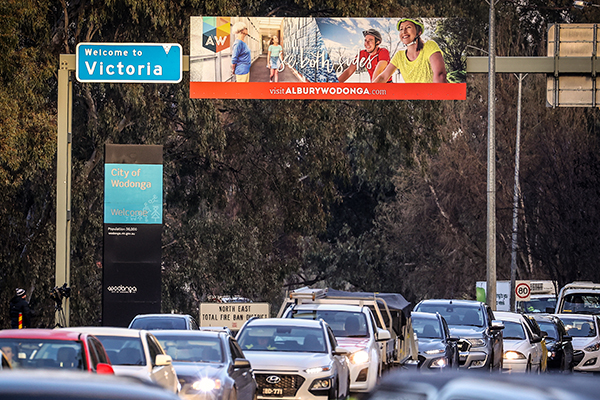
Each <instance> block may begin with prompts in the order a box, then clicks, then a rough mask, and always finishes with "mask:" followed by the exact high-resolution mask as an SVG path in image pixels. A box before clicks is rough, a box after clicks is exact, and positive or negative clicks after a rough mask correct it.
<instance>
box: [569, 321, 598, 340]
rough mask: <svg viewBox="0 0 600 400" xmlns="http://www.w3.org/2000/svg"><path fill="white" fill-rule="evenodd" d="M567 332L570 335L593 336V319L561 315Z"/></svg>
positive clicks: (594, 333)
mask: <svg viewBox="0 0 600 400" xmlns="http://www.w3.org/2000/svg"><path fill="white" fill-rule="evenodd" d="M561 319H562V322H563V324H565V328H566V329H567V333H568V334H569V336H572V337H594V336H596V328H595V326H594V321H592V320H589V319H580V318H564V317H561Z"/></svg>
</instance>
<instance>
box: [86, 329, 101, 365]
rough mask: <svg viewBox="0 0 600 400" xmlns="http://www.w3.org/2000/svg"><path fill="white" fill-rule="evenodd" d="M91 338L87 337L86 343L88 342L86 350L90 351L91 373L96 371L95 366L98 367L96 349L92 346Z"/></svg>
mask: <svg viewBox="0 0 600 400" xmlns="http://www.w3.org/2000/svg"><path fill="white" fill-rule="evenodd" d="M92 339H93V338H91V337H88V339H87V342H88V349H89V351H90V364H91V365H90V367H91V369H92V371H95V370H96V365H98V362H99V361H98V360H99V357H98V350H97V349H96V346H94V342H93V340H92Z"/></svg>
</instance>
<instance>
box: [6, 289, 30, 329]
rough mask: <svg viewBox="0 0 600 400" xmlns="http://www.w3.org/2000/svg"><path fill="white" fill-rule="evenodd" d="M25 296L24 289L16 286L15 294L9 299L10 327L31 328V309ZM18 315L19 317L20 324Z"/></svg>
mask: <svg viewBox="0 0 600 400" xmlns="http://www.w3.org/2000/svg"><path fill="white" fill-rule="evenodd" d="M26 297H27V295H26V294H25V290H23V289H19V288H17V290H16V296H15V297H13V298H12V299H11V300H10V303H9V306H10V307H9V314H10V327H11V328H12V329H20V328H31V309H30V308H29V303H28V302H27V299H26ZM19 317H21V321H20V322H21V323H20V324H19Z"/></svg>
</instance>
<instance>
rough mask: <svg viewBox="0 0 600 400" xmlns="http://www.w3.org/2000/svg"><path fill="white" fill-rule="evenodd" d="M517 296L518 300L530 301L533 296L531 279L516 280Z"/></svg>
mask: <svg viewBox="0 0 600 400" xmlns="http://www.w3.org/2000/svg"><path fill="white" fill-rule="evenodd" d="M515 296H516V299H517V301H529V300H530V298H531V297H530V296H531V284H530V283H529V281H516V282H515Z"/></svg>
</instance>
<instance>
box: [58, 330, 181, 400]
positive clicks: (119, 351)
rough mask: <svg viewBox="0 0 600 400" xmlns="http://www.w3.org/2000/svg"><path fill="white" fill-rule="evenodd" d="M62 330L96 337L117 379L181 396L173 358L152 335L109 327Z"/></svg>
mask: <svg viewBox="0 0 600 400" xmlns="http://www.w3.org/2000/svg"><path fill="white" fill-rule="evenodd" d="M63 329H66V330H71V331H76V332H84V333H90V334H92V335H94V336H96V337H97V338H98V340H100V342H101V343H102V345H103V346H104V348H105V349H106V354H108V357H109V358H110V362H111V365H112V366H113V369H114V370H115V375H123V376H133V377H136V378H140V379H143V380H147V381H151V382H154V383H156V384H158V385H159V386H162V387H164V388H165V389H167V390H169V391H171V392H173V393H179V389H180V387H181V386H180V384H179V380H178V379H177V373H176V372H175V368H174V367H173V365H172V359H171V356H169V355H167V354H166V353H165V351H164V350H163V348H162V347H161V345H160V343H159V342H158V340H156V338H155V337H154V335H152V334H151V333H150V332H148V331H144V330H138V329H128V328H109V327H78V328H63Z"/></svg>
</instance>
